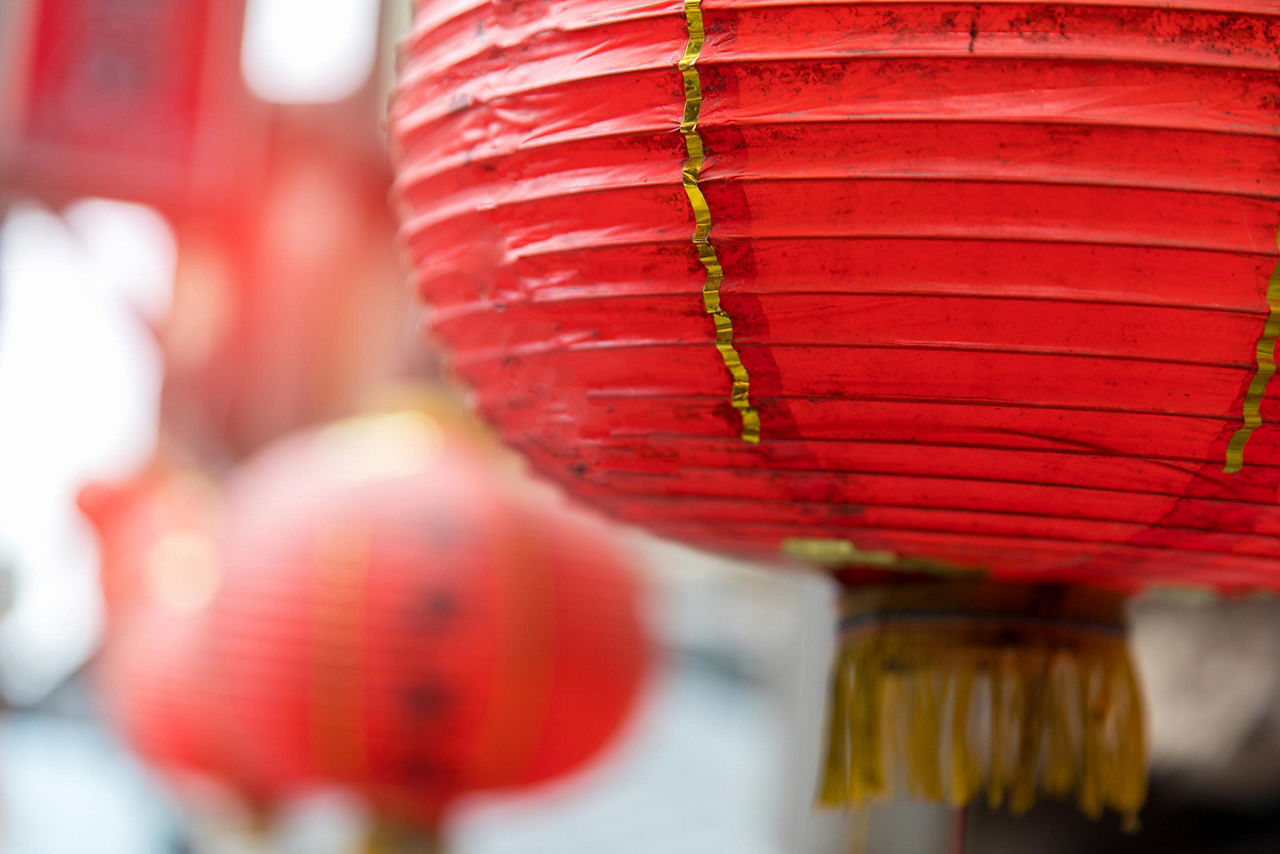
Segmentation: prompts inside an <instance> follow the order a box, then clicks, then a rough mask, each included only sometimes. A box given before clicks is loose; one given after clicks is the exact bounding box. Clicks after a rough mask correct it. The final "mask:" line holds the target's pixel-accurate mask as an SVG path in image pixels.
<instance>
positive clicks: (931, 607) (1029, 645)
mask: <svg viewBox="0 0 1280 854" xmlns="http://www.w3.org/2000/svg"><path fill="white" fill-rule="evenodd" d="M1108 600H1110V601H1108ZM1114 603H1118V600H1115V599H1113V598H1112V597H1106V596H1095V595H1093V594H1088V593H1081V592H1079V591H1071V592H1066V593H1064V591H1062V590H1061V589H1053V590H1050V589H1048V588H1043V587H1039V588H1037V587H1032V586H1029V585H1024V586H1016V587H1004V588H995V587H993V586H991V585H979V584H964V583H958V584H927V585H925V584H922V585H904V586H901V587H897V588H876V589H872V590H868V591H858V592H855V593H851V594H849V596H847V597H846V601H845V612H844V620H843V628H844V632H843V637H842V647H841V650H840V652H839V658H838V661H837V665H836V670H835V674H834V678H833V683H832V695H831V718H830V732H829V738H828V753H827V762H826V770H825V773H824V777H823V781H822V788H821V792H820V798H819V799H820V802H821V803H822V804H823V805H826V806H848V805H858V804H865V803H867V802H869V801H872V800H874V799H877V798H881V797H885V796H888V795H889V794H891V793H892V792H893V791H894V790H895V788H898V787H901V786H903V785H905V788H906V790H907V791H908V792H909V793H910V794H911V795H913V796H915V797H920V798H924V799H928V800H933V801H945V802H947V803H950V804H952V805H956V806H959V805H963V804H967V803H969V802H970V801H971V800H973V799H974V798H976V797H980V796H982V795H984V794H985V797H986V799H987V802H988V803H989V804H991V805H992V806H993V807H995V806H1001V805H1006V806H1007V807H1008V808H1009V809H1010V810H1011V811H1012V812H1014V813H1021V812H1024V811H1026V810H1027V809H1029V808H1030V807H1031V806H1032V804H1033V802H1034V800H1035V798H1036V795H1037V794H1038V793H1039V794H1044V795H1048V796H1052V797H1060V798H1070V797H1074V798H1075V800H1076V801H1077V802H1078V803H1079V805H1080V808H1081V809H1082V810H1083V811H1084V813H1085V814H1087V815H1089V816H1091V817H1097V816H1099V815H1101V814H1102V813H1103V812H1104V811H1105V810H1107V809H1113V810H1115V811H1117V812H1119V813H1120V814H1121V815H1122V816H1124V817H1125V819H1126V820H1127V821H1128V822H1130V823H1131V824H1132V823H1134V822H1136V818H1137V814H1138V811H1139V810H1140V809H1141V807H1142V804H1143V801H1144V800H1145V798H1146V747H1145V742H1144V733H1143V710H1142V700H1141V692H1140V689H1139V686H1138V683H1137V679H1136V677H1135V675H1134V669H1133V666H1132V664H1131V662H1130V658H1129V653H1128V648H1127V643H1126V641H1125V638H1124V635H1123V630H1122V623H1121V622H1120V620H1121V615H1122V608H1121V607H1119V605H1118V604H1114Z"/></svg>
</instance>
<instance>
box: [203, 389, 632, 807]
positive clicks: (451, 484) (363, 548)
mask: <svg viewBox="0 0 1280 854" xmlns="http://www.w3.org/2000/svg"><path fill="white" fill-rule="evenodd" d="M441 423H442V422H438V421H434V420H432V419H430V418H428V417H426V416H424V415H421V414H418V413H415V412H404V413H395V414H385V415H379V416H370V417H365V418H361V419H354V420H351V421H347V422H340V423H339V424H336V425H333V426H330V427H327V428H324V429H323V430H319V431H313V432H311V433H306V434H301V435H298V436H295V437H293V438H290V439H287V440H284V441H282V442H279V443H277V444H275V445H273V446H271V447H270V448H269V449H268V450H266V451H265V452H264V453H263V454H261V455H259V456H258V457H256V458H255V459H254V460H252V461H251V462H249V463H248V464H247V465H246V467H245V468H243V469H242V470H241V471H239V472H238V473H237V474H236V476H235V477H234V478H233V479H232V481H231V483H230V485H229V491H228V498H227V503H228V510H227V529H226V543H225V553H224V555H225V570H226V574H225V578H224V580H223V584H222V587H221V589H220V590H219V594H218V598H217V599H216V601H215V603H214V605H213V607H212V609H211V611H210V613H209V618H208V619H209V624H210V626H211V632H210V636H209V637H208V639H207V649H206V654H207V656H208V661H207V663H206V666H205V675H206V678H207V680H208V683H209V685H210V686H211V687H212V688H213V690H214V692H215V694H216V696H215V697H213V698H212V699H211V701H210V707H211V708H216V710H217V714H216V715H215V717H214V719H213V720H212V721H211V722H210V726H211V729H212V732H213V735H214V736H215V737H216V738H217V741H218V743H219V744H220V745H222V746H223V749H224V754H223V760H224V761H225V763H226V764H227V767H228V768H229V769H231V771H232V773H233V774H234V776H235V777H236V778H237V779H239V780H242V781H245V782H246V783H247V784H249V786H250V787H251V790H252V791H253V792H255V793H256V795H257V797H258V798H259V799H261V800H264V801H268V802H270V801H274V800H277V799H279V798H283V797H287V796H289V795H291V794H294V793H298V792H301V791H305V790H306V789H307V788H309V787H312V786H316V785H325V784H339V785H345V786H350V787H352V788H354V789H355V790H357V791H359V792H361V793H363V794H365V795H367V796H368V797H369V798H370V800H371V801H372V803H373V804H374V805H375V806H376V807H377V809H378V810H379V811H380V812H382V813H383V814H384V815H390V816H392V817H394V818H399V819H400V820H405V821H416V822H419V823H423V824H427V825H432V824H434V823H435V822H436V821H438V819H439V815H440V813H441V811H442V810H443V809H445V808H446V807H447V805H448V804H449V803H450V802H451V801H452V800H453V799H454V798H455V797H456V796H457V795H459V794H460V793H463V792H467V791H474V790H479V789H494V788H510V787H520V786H525V785H529V784H532V783H535V782H538V781H542V780H546V779H548V778H551V777H555V776H558V775H561V774H564V773H566V772H568V771H571V770H573V769H575V768H577V767H579V766H580V765H581V764H582V763H584V762H585V761H586V760H588V759H589V758H591V757H592V756H594V755H595V754H597V753H598V752H599V751H600V750H601V749H602V748H603V747H604V746H605V745H607V744H608V743H609V742H610V741H611V740H612V739H613V738H614V736H615V735H616V734H617V732H618V730H619V728H620V727H621V725H622V724H623V722H624V721H625V719H626V718H627V716H628V714H629V713H630V712H631V710H632V709H633V708H634V706H635V704H636V700H637V697H638V692H639V688H640V684H641V681H642V678H643V676H644V673H645V670H646V667H647V661H648V645H647V641H646V636H645V633H644V631H643V630H642V626H641V615H640V613H639V610H640V591H639V588H638V586H637V581H636V579H635V577H634V576H633V575H632V573H631V570H630V568H629V567H628V566H626V563H625V560H624V559H623V557H622V556H621V555H620V553H619V551H618V550H617V548H616V547H615V546H614V545H613V543H612V542H611V540H610V539H609V537H608V536H607V535H606V534H605V533H604V532H603V531H602V530H601V529H599V528H598V527H596V526H595V525H594V524H592V523H589V522H587V521H584V520H583V519H582V518H580V517H578V516H576V515H573V514H571V513H569V511H568V510H567V509H565V508H563V507H561V506H558V505H557V504H556V502H555V501H554V500H553V496H549V495H547V494H544V493H542V492H541V491H538V490H533V491H529V490H528V489H527V488H526V487H527V485H522V484H521V481H519V480H518V479H517V478H515V477H514V476H513V474H512V472H510V471H507V470H505V469H502V468H500V467H498V466H497V465H496V464H495V463H494V461H493V459H492V457H491V456H489V454H488V453H486V452H484V451H483V450H482V449H481V448H480V447H479V446H478V445H476V444H475V443H468V442H467V441H464V440H460V439H458V438H456V436H451V435H450V434H449V433H448V432H447V431H442V429H441Z"/></svg>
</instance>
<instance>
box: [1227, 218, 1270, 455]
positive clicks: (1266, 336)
mask: <svg viewBox="0 0 1280 854" xmlns="http://www.w3.org/2000/svg"><path fill="white" fill-rule="evenodd" d="M1276 247H1277V249H1280V232H1277V233H1276ZM1278 308H1280V263H1277V264H1276V266H1275V268H1274V269H1273V270H1272V271H1271V278H1270V279H1268V280H1267V322H1266V323H1265V324H1264V325H1263V327H1262V337H1260V338H1259V339H1258V343H1257V346H1256V347H1255V348H1254V365H1255V367H1254V372H1253V379H1251V380H1250V381H1249V390H1248V391H1246V392H1245V395H1244V403H1243V404H1242V405H1241V407H1240V420H1241V421H1242V422H1244V423H1243V424H1242V425H1241V426H1240V428H1239V429H1238V430H1236V432H1235V435H1233V436H1232V437H1231V441H1230V442H1229V443H1228V444H1227V461H1226V465H1224V466H1223V467H1222V470H1223V471H1224V472H1226V473H1227V474H1233V473H1235V472H1238V471H1240V469H1241V468H1242V467H1243V466H1244V446H1245V443H1246V442H1248V441H1249V437H1250V436H1252V435H1253V431H1254V430H1256V429H1258V428H1259V427H1261V426H1262V413H1261V411H1260V409H1261V406H1262V396H1263V395H1265V394H1266V393H1267V384H1268V383H1270V382H1271V378H1272V377H1273V376H1275V372H1276V338H1277V337H1280V312H1278V311H1277V309H1278Z"/></svg>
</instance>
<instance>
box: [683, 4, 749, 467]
mask: <svg viewBox="0 0 1280 854" xmlns="http://www.w3.org/2000/svg"><path fill="white" fill-rule="evenodd" d="M684 18H685V23H686V24H687V25H688V29H689V41H688V43H687V44H686V45H685V48H684V56H682V57H681V58H680V75H681V76H682V77H683V78H684V117H683V118H682V119H681V120H680V133H681V135H682V136H683V137H684V145H685V150H686V151H687V152H688V157H687V159H686V160H685V162H684V169H682V170H681V173H680V177H681V183H683V184H684V191H685V194H686V195H687V196H688V197H689V206H690V207H692V208H693V221H694V228H693V246H694V248H695V249H696V250H697V252H698V260H699V261H701V262H702V266H703V267H705V268H706V270H707V279H706V282H705V283H704V284H703V286H702V304H703V307H704V308H705V309H706V311H707V314H709V315H711V320H712V322H713V323H714V324H715V330H716V350H718V351H719V352H720V358H721V359H723V360H724V366H725V367H726V368H728V370H729V376H730V378H731V379H732V380H733V387H732V391H731V393H730V396H729V402H730V403H731V404H732V405H733V408H734V409H736V410H738V414H739V415H740V416H741V417H742V440H743V441H744V442H750V443H751V444H756V443H758V442H759V441H760V413H758V412H757V411H756V410H755V407H753V406H752V405H751V379H750V378H749V377H748V376H747V369H746V366H745V365H743V364H742V357H741V355H739V353H738V350H737V348H736V347H734V346H733V320H732V319H731V318H730V317H729V315H728V314H727V313H726V312H725V311H724V309H723V308H721V306H720V285H721V284H722V283H723V282H724V268H723V267H721V266H720V256H719V255H717V254H716V249H715V247H714V246H712V245H711V236H710V235H711V208H710V206H709V205H708V204H707V197H706V196H704V195H703V194H702V188H701V187H700V186H699V185H698V179H699V177H700V176H701V174H702V163H703V161H704V160H705V159H706V153H705V151H704V149H703V147H702V135H701V134H699V133H698V117H699V115H701V113H702V79H701V78H700V77H699V75H698V69H697V68H696V67H695V64H696V63H697V61H698V57H699V56H700V55H701V54H702V43H703V41H704V40H705V38H706V30H705V29H704V27H703V23H702V6H701V0H684Z"/></svg>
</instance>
